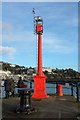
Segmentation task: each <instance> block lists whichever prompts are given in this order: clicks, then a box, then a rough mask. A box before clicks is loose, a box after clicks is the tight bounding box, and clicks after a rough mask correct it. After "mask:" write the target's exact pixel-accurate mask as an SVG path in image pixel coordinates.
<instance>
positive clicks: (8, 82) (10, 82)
mask: <svg viewBox="0 0 80 120" xmlns="http://www.w3.org/2000/svg"><path fill="white" fill-rule="evenodd" d="M4 87H5V98H9V95H10V92H11V95H12V96H13V97H14V91H15V82H14V79H13V78H9V77H6V79H5V81H4ZM17 87H18V88H27V85H26V84H24V82H23V80H22V78H21V77H19V80H18V83H17ZM18 93H20V92H19V91H18Z"/></svg>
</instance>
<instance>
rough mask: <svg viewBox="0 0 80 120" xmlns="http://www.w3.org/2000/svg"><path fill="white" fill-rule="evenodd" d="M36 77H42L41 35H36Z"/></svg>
mask: <svg viewBox="0 0 80 120" xmlns="http://www.w3.org/2000/svg"><path fill="white" fill-rule="evenodd" d="M38 75H40V76H42V35H41V34H39V35H38Z"/></svg>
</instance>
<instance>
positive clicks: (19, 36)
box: [0, 2, 78, 70]
mask: <svg viewBox="0 0 80 120" xmlns="http://www.w3.org/2000/svg"><path fill="white" fill-rule="evenodd" d="M33 8H35V12H36V16H41V17H42V18H43V39H42V41H43V44H42V47H43V67H51V68H59V69H62V68H63V69H66V68H72V69H75V70H78V3H77V2H40V3H39V2H30V3H29V2H3V3H2V18H0V24H2V34H1V32H0V38H1V37H2V43H1V42H0V59H1V57H2V60H3V61H5V62H10V63H12V64H18V65H21V66H25V67H30V66H32V67H36V66H37V37H36V35H34V23H33V20H34V15H33V13H32V9H33ZM0 14H1V13H0ZM1 21H2V23H1ZM0 26H1V25H0ZM0 29H1V27H0ZM1 35H2V36H1ZM1 51H2V55H1Z"/></svg>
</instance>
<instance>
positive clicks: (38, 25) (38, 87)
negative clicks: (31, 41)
mask: <svg viewBox="0 0 80 120" xmlns="http://www.w3.org/2000/svg"><path fill="white" fill-rule="evenodd" d="M34 26H35V34H37V36H38V69H37V75H36V76H34V77H33V78H34V93H33V95H32V98H35V99H42V98H48V95H47V94H46V76H45V75H44V74H43V72H42V33H43V20H42V18H41V17H40V16H36V17H34Z"/></svg>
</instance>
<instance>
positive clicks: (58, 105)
mask: <svg viewBox="0 0 80 120" xmlns="http://www.w3.org/2000/svg"><path fill="white" fill-rule="evenodd" d="M19 101H20V98H19V97H18V96H15V97H10V98H9V99H3V100H2V118H3V119H7V118H8V119H9V118H10V120H11V119H14V120H15V119H20V118H21V119H29V118H34V119H36V118H38V119H39V118H49V119H50V118H56V119H61V118H65V119H67V118H70V119H72V120H77V118H76V116H77V115H78V114H79V113H80V102H76V99H75V98H74V96H69V95H64V96H62V97H59V96H57V95H49V98H47V99H42V100H40V99H39V100H34V99H32V100H31V104H32V107H34V108H35V111H34V112H32V113H31V114H26V113H16V109H17V107H18V106H19Z"/></svg>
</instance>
